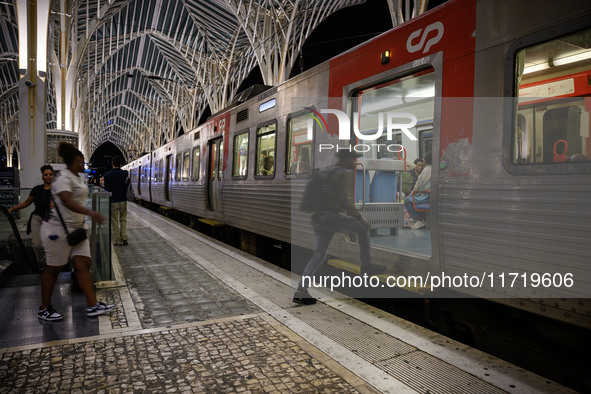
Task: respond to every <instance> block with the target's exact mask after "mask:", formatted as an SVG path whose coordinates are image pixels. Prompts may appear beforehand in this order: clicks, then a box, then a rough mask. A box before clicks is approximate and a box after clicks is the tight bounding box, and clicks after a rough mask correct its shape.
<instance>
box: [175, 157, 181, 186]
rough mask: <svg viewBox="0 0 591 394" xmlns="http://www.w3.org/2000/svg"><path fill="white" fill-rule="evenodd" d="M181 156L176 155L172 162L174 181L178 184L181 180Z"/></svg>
mask: <svg viewBox="0 0 591 394" xmlns="http://www.w3.org/2000/svg"><path fill="white" fill-rule="evenodd" d="M181 163H182V162H181V154H180V153H177V155H176V158H175V160H174V181H175V182H178V181H180V180H181Z"/></svg>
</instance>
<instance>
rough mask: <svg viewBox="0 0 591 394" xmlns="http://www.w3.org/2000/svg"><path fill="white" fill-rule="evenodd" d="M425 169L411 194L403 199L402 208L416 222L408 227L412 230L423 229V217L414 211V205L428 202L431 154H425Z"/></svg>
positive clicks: (421, 213)
mask: <svg viewBox="0 0 591 394" xmlns="http://www.w3.org/2000/svg"><path fill="white" fill-rule="evenodd" d="M424 163H425V167H424V168H423V171H421V175H419V178H418V179H417V183H416V184H415V186H414V188H413V190H412V192H411V193H410V195H409V196H408V197H406V198H405V199H404V207H405V209H406V210H407V211H408V214H409V215H410V217H411V218H412V219H414V220H416V222H415V223H414V224H413V225H412V226H410V228H411V229H413V230H418V229H420V228H423V227H425V225H426V223H425V215H424V213H423V212H418V211H417V210H416V209H415V204H419V203H420V204H425V203H428V202H429V198H430V196H431V193H430V190H431V152H427V154H426V155H425V159H424Z"/></svg>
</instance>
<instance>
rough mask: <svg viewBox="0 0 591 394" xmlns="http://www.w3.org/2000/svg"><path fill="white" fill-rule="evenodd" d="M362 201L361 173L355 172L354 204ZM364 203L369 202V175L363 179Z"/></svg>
mask: <svg viewBox="0 0 591 394" xmlns="http://www.w3.org/2000/svg"><path fill="white" fill-rule="evenodd" d="M362 200H363V171H360V170H358V171H355V202H356V203H361V202H362ZM365 202H369V175H368V176H366V177H365Z"/></svg>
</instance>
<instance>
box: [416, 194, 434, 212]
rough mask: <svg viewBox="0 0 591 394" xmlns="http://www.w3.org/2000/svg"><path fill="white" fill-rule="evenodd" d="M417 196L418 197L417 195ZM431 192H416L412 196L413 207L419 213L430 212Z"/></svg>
mask: <svg viewBox="0 0 591 394" xmlns="http://www.w3.org/2000/svg"><path fill="white" fill-rule="evenodd" d="M415 194H417V195H418V197H417V196H416V195H415ZM430 197H431V192H430V191H425V192H416V193H413V194H412V205H413V207H414V209H415V211H417V212H429V210H430V209H431V203H430V201H429V200H430Z"/></svg>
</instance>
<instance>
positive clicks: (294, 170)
mask: <svg viewBox="0 0 591 394" xmlns="http://www.w3.org/2000/svg"><path fill="white" fill-rule="evenodd" d="M290 172H291V174H309V173H310V172H312V166H311V165H310V151H309V150H308V149H302V150H301V151H300V156H299V157H298V161H297V162H295V163H293V164H292V165H291V169H290Z"/></svg>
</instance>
